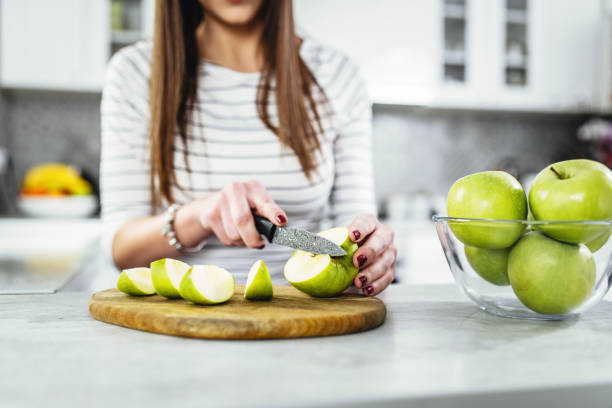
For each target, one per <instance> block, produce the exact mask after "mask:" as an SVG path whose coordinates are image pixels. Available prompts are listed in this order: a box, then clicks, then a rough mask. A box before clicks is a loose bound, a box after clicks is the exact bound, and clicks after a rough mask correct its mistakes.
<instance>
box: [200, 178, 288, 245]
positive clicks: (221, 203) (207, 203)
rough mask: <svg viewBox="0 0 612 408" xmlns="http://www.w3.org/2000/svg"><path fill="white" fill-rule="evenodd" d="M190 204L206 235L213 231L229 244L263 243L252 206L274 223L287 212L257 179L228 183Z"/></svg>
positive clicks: (284, 217) (279, 223) (285, 215)
mask: <svg viewBox="0 0 612 408" xmlns="http://www.w3.org/2000/svg"><path fill="white" fill-rule="evenodd" d="M190 207H192V209H195V210H196V211H197V212H198V214H197V215H198V219H199V221H200V223H201V224H202V227H204V230H205V231H206V232H207V235H208V236H209V235H211V234H215V235H216V236H217V238H219V240H220V241H221V242H222V243H223V244H225V245H229V246H247V247H249V248H263V247H264V246H265V241H264V240H263V238H262V237H261V235H259V232H257V230H256V229H255V222H254V220H253V214H252V210H255V212H256V213H257V214H258V215H261V216H262V217H265V218H267V219H269V220H270V221H272V222H273V223H274V224H276V225H278V226H281V225H284V224H286V223H287V214H285V212H284V211H283V210H282V209H281V208H280V207H279V206H278V205H277V204H276V203H275V202H274V200H272V198H270V195H269V194H268V192H267V191H266V189H265V187H264V186H263V185H262V184H261V183H260V182H259V181H257V180H251V181H247V182H244V183H242V182H232V183H229V184H228V185H227V186H225V188H224V189H223V190H221V191H219V192H217V193H215V194H214V195H212V196H210V197H206V198H202V199H198V200H196V201H194V202H193V203H191V204H190ZM205 238H206V237H204V238H203V239H205Z"/></svg>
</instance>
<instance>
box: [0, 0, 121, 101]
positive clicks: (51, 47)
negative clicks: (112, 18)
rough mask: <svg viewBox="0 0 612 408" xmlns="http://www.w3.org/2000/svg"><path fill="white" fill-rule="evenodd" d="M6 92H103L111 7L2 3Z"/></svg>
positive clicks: (44, 0) (0, 70)
mask: <svg viewBox="0 0 612 408" xmlns="http://www.w3.org/2000/svg"><path fill="white" fill-rule="evenodd" d="M0 5H1V7H2V8H1V11H0V13H1V18H2V20H1V22H0V27H1V32H0V35H1V52H2V57H1V58H2V59H1V61H0V64H1V65H0V81H1V84H2V86H4V87H19V88H42V89H66V90H84V91H88V90H99V89H100V88H101V86H102V83H103V79H104V69H105V66H106V60H107V56H108V43H109V41H108V35H109V32H108V26H109V21H108V19H109V13H108V2H107V1H103V0H54V1H48V0H2V1H1V2H0Z"/></svg>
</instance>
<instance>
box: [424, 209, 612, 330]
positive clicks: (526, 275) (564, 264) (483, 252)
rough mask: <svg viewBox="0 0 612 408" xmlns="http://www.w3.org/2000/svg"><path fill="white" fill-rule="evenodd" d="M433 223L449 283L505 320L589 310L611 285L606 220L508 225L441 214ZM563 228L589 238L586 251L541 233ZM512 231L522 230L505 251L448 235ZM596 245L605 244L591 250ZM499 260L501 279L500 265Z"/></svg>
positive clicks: (611, 225) (610, 226) (610, 227)
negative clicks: (452, 282)
mask: <svg viewBox="0 0 612 408" xmlns="http://www.w3.org/2000/svg"><path fill="white" fill-rule="evenodd" d="M433 221H434V223H435V226H436V231H437V233H438V238H439V239H440V243H441V244H442V249H443V251H444V255H445V256H446V260H447V262H448V265H449V267H450V270H451V272H452V274H453V276H454V278H455V281H456V282H457V284H458V285H459V287H460V289H461V291H462V292H463V293H464V294H465V295H466V296H467V297H468V298H469V299H471V300H472V301H473V302H474V303H475V304H476V305H477V306H478V307H479V308H480V309H482V310H484V311H486V312H489V313H492V314H495V315H498V316H504V317H511V318H522V319H534V320H563V319H567V318H570V317H576V316H578V315H580V314H581V313H583V312H585V311H587V310H588V309H590V308H591V307H593V306H595V305H596V304H597V303H598V302H599V301H600V300H601V299H602V298H603V297H604V296H605V294H606V293H607V291H608V289H609V288H610V285H611V283H612V282H611V280H612V239H607V238H608V237H609V233H610V231H612V221H531V220H525V221H518V220H517V221H514V220H494V219H469V218H453V217H443V216H434V217H433ZM568 229H569V230H570V231H579V232H580V233H582V234H583V235H585V236H589V237H590V238H592V240H591V241H590V242H589V243H587V245H588V247H591V249H589V248H588V247H587V245H584V244H567V243H563V242H560V241H557V240H554V239H551V238H549V237H547V236H546V235H545V234H544V232H546V233H551V232H553V234H554V233H555V232H556V231H560V230H568ZM516 230H522V231H523V232H522V234H523V235H522V237H521V238H520V239H519V240H518V241H517V242H516V243H515V244H514V245H513V246H512V247H511V248H506V249H493V250H492V249H482V248H474V247H470V246H468V245H465V244H464V243H463V242H462V241H460V240H459V239H458V238H457V236H456V235H455V233H454V231H460V234H461V233H465V232H466V231H469V232H470V233H473V234H476V235H480V236H482V235H483V234H485V235H487V234H488V235H491V236H493V235H504V234H507V233H508V231H516ZM606 239H607V241H606ZM597 241H599V242H597ZM602 242H605V244H603V246H601V247H600V248H598V249H597V247H598V246H600V245H602ZM595 249H596V250H595ZM593 250H594V252H593ZM504 251H507V252H504ZM468 257H469V260H468ZM504 262H506V264H505V265H506V269H505V270H506V272H507V274H506V275H505V276H504V274H503V272H502V270H503V269H504V267H503V266H501V265H502V264H503V263H504ZM476 270H479V272H480V273H479V272H477V271H476ZM519 294H520V296H521V298H522V299H521V300H520V299H519ZM524 302H525V303H524ZM526 304H528V305H529V306H530V307H527V306H526ZM532 309H535V310H540V311H542V313H538V312H536V311H534V310H532Z"/></svg>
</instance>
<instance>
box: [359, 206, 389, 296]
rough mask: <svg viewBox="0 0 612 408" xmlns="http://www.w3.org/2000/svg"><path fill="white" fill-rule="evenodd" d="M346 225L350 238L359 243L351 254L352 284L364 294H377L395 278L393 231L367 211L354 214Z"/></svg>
mask: <svg viewBox="0 0 612 408" xmlns="http://www.w3.org/2000/svg"><path fill="white" fill-rule="evenodd" d="M348 228H349V234H350V237H351V240H353V242H356V243H358V244H359V245H360V247H359V249H358V250H357V252H355V254H354V255H353V264H354V265H355V266H356V267H358V268H359V273H358V274H357V276H355V280H354V284H355V286H356V287H357V288H359V289H361V290H362V292H363V294H364V295H368V296H374V295H377V294H379V293H380V292H382V291H383V290H384V289H385V288H386V287H387V286H388V285H389V284H390V283H391V282H392V281H393V279H394V278H395V260H396V258H397V248H395V245H394V243H393V236H394V233H393V230H392V229H391V228H390V227H388V226H386V225H384V224H382V223H381V222H380V221H378V219H377V218H376V217H374V216H373V215H371V214H362V215H359V216H357V218H355V220H354V221H353V222H352V223H351V225H350V226H349V227H348Z"/></svg>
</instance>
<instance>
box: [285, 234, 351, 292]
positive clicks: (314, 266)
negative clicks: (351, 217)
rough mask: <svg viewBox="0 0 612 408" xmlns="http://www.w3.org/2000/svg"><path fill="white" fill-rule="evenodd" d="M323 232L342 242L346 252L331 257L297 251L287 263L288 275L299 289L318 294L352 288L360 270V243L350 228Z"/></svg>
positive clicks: (333, 240) (335, 240)
mask: <svg viewBox="0 0 612 408" xmlns="http://www.w3.org/2000/svg"><path fill="white" fill-rule="evenodd" d="M319 235H321V236H322V237H325V238H327V239H329V240H330V241H332V242H333V243H335V244H337V245H340V246H341V247H342V248H343V249H344V250H345V251H346V255H344V256H341V257H331V256H329V255H323V254H319V255H317V254H312V253H310V252H305V251H295V252H294V253H293V255H292V256H291V258H289V260H288V261H287V263H286V264H285V269H284V274H285V278H286V279H287V280H288V281H289V283H290V284H291V285H293V286H294V287H295V288H296V289H298V290H301V291H302V292H304V293H307V294H309V295H311V296H314V297H330V296H336V295H338V294H340V293H342V292H343V291H344V290H345V289H346V288H348V287H349V286H350V285H351V283H352V282H353V279H355V276H356V275H357V272H359V270H358V269H357V268H356V267H355V265H354V264H353V255H354V254H355V251H357V249H358V246H357V244H356V243H354V242H353V241H351V239H350V236H349V231H348V228H346V227H337V228H332V229H329V230H326V231H322V232H319Z"/></svg>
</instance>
